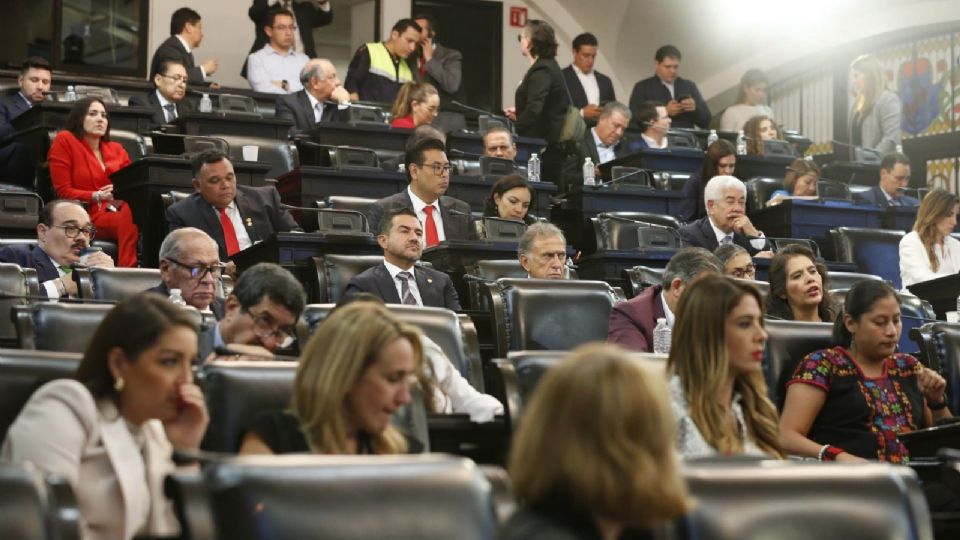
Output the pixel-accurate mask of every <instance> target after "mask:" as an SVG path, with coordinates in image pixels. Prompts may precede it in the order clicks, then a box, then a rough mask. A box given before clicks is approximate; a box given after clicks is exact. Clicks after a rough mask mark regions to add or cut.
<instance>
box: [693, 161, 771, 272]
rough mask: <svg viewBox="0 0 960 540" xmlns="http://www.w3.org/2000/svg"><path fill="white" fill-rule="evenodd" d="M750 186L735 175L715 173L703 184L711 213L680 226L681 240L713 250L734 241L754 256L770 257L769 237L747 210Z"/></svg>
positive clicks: (708, 211) (704, 194)
mask: <svg viewBox="0 0 960 540" xmlns="http://www.w3.org/2000/svg"><path fill="white" fill-rule="evenodd" d="M746 199H747V188H746V186H744V185H743V182H741V181H740V179H738V178H736V177H734V176H714V177H713V178H711V179H710V181H709V182H707V185H706V186H705V187H704V188H703V200H704V201H705V203H706V205H707V215H706V216H705V217H702V218H700V219H698V220H696V221H693V222H691V223H688V224H686V225H684V226H683V227H680V240H682V241H683V244H684V245H686V246H696V247H702V248H704V249H707V250H709V251H713V250H715V249H717V247H719V246H721V245H726V244H730V243H734V244H737V245H738V246H740V247H742V248H743V249H746V250H747V251H748V252H749V253H750V256H752V257H760V258H767V257H772V256H773V253H772V252H770V251H764V250H763V249H764V247H765V246H766V243H767V241H766V239H764V237H763V232H761V231H759V230H757V228H756V227H754V226H753V223H751V222H750V218H748V217H747V214H746Z"/></svg>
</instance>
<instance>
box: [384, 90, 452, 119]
mask: <svg viewBox="0 0 960 540" xmlns="http://www.w3.org/2000/svg"><path fill="white" fill-rule="evenodd" d="M439 113H440V96H439V95H438V94H437V89H436V88H434V87H433V85H432V84H430V83H427V82H408V83H407V84H405V85H403V86H401V87H400V91H399V92H397V99H395V100H394V101H393V109H391V110H390V115H391V116H392V117H393V122H391V123H390V127H395V128H408V129H413V128H415V127H417V126H419V125H421V124H432V123H433V119H434V118H436V117H437V115H438V114H439Z"/></svg>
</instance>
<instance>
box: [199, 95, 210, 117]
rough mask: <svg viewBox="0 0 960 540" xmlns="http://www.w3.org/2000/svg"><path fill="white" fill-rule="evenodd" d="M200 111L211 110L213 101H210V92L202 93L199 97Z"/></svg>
mask: <svg viewBox="0 0 960 540" xmlns="http://www.w3.org/2000/svg"><path fill="white" fill-rule="evenodd" d="M200 112H205V113H209V112H213V102H212V101H210V94H204V95H203V97H202V98H200Z"/></svg>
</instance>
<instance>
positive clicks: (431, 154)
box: [367, 139, 477, 247]
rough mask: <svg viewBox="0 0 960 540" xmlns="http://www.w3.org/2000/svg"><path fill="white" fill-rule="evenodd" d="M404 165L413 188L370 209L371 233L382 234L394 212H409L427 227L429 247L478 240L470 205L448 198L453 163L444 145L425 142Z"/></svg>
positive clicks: (421, 143)
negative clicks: (385, 219) (382, 226)
mask: <svg viewBox="0 0 960 540" xmlns="http://www.w3.org/2000/svg"><path fill="white" fill-rule="evenodd" d="M404 164H405V165H406V171H407V179H408V180H410V184H409V185H408V186H407V189H405V190H403V191H401V192H400V193H397V194H395V195H390V196H389V197H385V198H383V199H380V200H378V201H377V202H375V203H373V204H372V205H371V206H370V210H369V212H368V216H367V218H368V221H369V223H370V230H374V231H376V230H380V219H381V218H382V217H383V216H384V215H386V214H388V213H390V212H391V211H393V210H395V209H397V208H409V209H411V210H413V211H414V213H415V214H416V215H417V218H418V219H420V223H422V224H423V233H424V245H425V246H426V247H432V246H435V245H437V244H438V243H440V242H443V241H444V240H475V239H476V234H477V233H476V227H474V225H473V215H472V214H471V213H470V205H469V204H467V203H465V202H463V201H461V200H460V199H454V198H453V197H447V196H446V195H444V193H446V192H447V188H448V187H449V186H450V162H449V161H447V154H446V147H445V146H444V144H443V143H442V142H440V141H439V140H437V139H425V140H422V141H420V142H419V143H417V144H416V145H414V146H413V147H411V148H409V149H408V150H407V152H406V154H405V155H404Z"/></svg>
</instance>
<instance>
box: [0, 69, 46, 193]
mask: <svg viewBox="0 0 960 540" xmlns="http://www.w3.org/2000/svg"><path fill="white" fill-rule="evenodd" d="M51 82H52V75H51V69H50V64H49V63H48V62H47V61H46V60H44V59H43V58H39V57H32V58H28V59H27V60H26V61H25V62H24V63H23V65H21V66H20V75H19V76H18V77H17V86H19V87H20V91H19V92H17V93H16V94H12V95H7V96H3V97H2V98H0V178H5V179H8V180H13V181H15V182H16V183H17V184H19V185H21V186H24V187H26V188H29V189H33V176H34V170H33V166H32V165H31V164H30V160H29V158H28V153H27V152H26V149H25V148H24V146H23V144H22V143H20V142H17V141H14V140H13V134H14V132H15V130H14V128H13V124H12V122H13V119H14V118H16V117H18V116H20V115H21V114H23V113H25V112H27V111H28V110H30V109H31V108H32V107H33V106H34V105H36V104H38V103H40V102H41V101H43V100H44V99H45V98H46V94H47V92H49V91H50V84H51Z"/></svg>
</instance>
